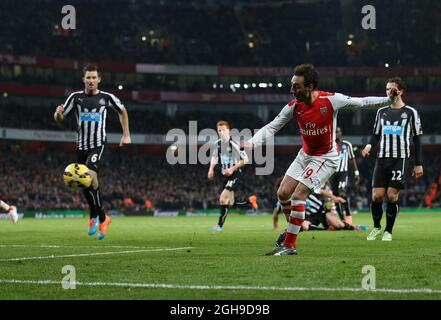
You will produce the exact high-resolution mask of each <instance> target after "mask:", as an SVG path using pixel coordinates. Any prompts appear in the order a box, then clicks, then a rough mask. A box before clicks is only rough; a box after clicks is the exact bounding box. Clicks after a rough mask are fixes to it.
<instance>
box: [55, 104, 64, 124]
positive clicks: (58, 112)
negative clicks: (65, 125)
mask: <svg viewBox="0 0 441 320" xmlns="http://www.w3.org/2000/svg"><path fill="white" fill-rule="evenodd" d="M54 120H55V121H56V122H58V123H60V122H62V121H63V120H64V105H63V104H60V105H59V106H58V107H57V109H55V113H54Z"/></svg>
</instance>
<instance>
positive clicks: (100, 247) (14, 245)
mask: <svg viewBox="0 0 441 320" xmlns="http://www.w3.org/2000/svg"><path fill="white" fill-rule="evenodd" d="M0 248H99V249H103V248H112V249H161V247H138V246H106V245H103V246H70V245H58V244H40V245H27V244H0Z"/></svg>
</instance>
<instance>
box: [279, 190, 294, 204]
mask: <svg viewBox="0 0 441 320" xmlns="http://www.w3.org/2000/svg"><path fill="white" fill-rule="evenodd" d="M277 197H278V198H279V200H281V201H288V200H289V199H290V198H291V193H290V192H289V190H288V189H286V188H279V190H277Z"/></svg>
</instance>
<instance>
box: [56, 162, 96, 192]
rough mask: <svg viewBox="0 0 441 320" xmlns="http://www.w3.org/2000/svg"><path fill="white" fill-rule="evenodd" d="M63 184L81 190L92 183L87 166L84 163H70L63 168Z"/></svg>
mask: <svg viewBox="0 0 441 320" xmlns="http://www.w3.org/2000/svg"><path fill="white" fill-rule="evenodd" d="M63 180H64V184H65V185H66V186H68V187H69V188H71V189H72V190H83V189H87V188H89V187H90V185H91V184H92V176H91V175H90V173H89V168H88V167H86V166H85V165H84V164H80V163H71V164H70V165H68V166H67V167H66V169H64V173H63Z"/></svg>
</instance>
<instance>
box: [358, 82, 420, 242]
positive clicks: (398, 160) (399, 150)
mask: <svg viewBox="0 0 441 320" xmlns="http://www.w3.org/2000/svg"><path fill="white" fill-rule="evenodd" d="M392 90H397V92H398V97H397V99H396V101H395V102H394V103H393V104H392V105H391V106H389V107H385V108H381V109H378V111H377V116H376V118H375V124H374V132H373V135H372V137H371V140H370V142H369V144H367V145H366V146H365V147H364V149H363V151H362V155H363V157H366V156H368V155H369V153H370V151H371V149H372V147H374V146H376V145H377V144H378V142H380V148H379V150H378V154H377V160H376V162H375V168H374V174H373V179H372V205H371V209H372V218H373V220H374V228H373V229H372V231H371V233H370V234H369V235H368V236H367V240H375V239H376V237H377V236H378V235H379V234H380V232H381V225H380V222H381V218H382V216H383V199H384V198H386V199H387V209H386V229H385V231H384V233H383V238H382V240H383V241H392V229H393V227H394V223H395V219H396V217H397V214H398V211H399V206H398V199H399V195H400V190H401V189H403V188H404V185H405V183H406V181H407V180H408V179H409V173H410V157H411V148H410V137H412V138H413V143H414V146H415V155H414V156H415V166H414V168H413V172H412V176H414V177H415V179H418V178H420V177H421V176H422V175H423V165H422V150H421V138H420V137H421V135H422V134H423V130H422V128H421V120H420V116H419V114H418V112H417V110H415V109H414V108H412V107H410V106H408V105H406V103H405V102H404V101H403V99H402V96H403V94H404V91H405V90H406V84H405V82H404V81H403V80H402V79H401V78H399V77H395V78H392V79H389V80H387V83H386V93H387V94H389V93H390V92H391V91H392Z"/></svg>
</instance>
